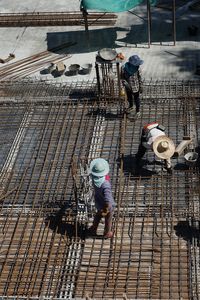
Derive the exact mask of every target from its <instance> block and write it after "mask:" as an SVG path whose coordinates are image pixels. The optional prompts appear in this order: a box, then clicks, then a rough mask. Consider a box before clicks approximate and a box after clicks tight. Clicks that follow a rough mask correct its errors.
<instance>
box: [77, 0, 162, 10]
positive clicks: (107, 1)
mask: <svg viewBox="0 0 200 300" xmlns="http://www.w3.org/2000/svg"><path fill="white" fill-rule="evenodd" d="M156 2H157V0H150V4H151V5H155V4H156ZM142 3H144V0H82V1H81V7H82V8H84V9H86V10H90V9H91V10H100V11H104V12H122V11H127V10H130V9H132V8H134V7H135V6H137V5H139V4H142Z"/></svg>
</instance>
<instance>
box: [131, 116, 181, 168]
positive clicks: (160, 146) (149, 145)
mask: <svg viewBox="0 0 200 300" xmlns="http://www.w3.org/2000/svg"><path fill="white" fill-rule="evenodd" d="M147 149H152V150H153V151H154V153H155V155H156V156H157V157H159V158H161V159H163V160H164V163H165V168H166V170H167V172H168V173H169V174H171V173H172V165H171V160H170V158H171V157H172V156H173V154H174V152H175V145H174V143H173V141H172V140H171V139H170V138H169V137H167V136H166V134H165V127H164V126H162V125H159V124H158V123H157V122H153V123H150V124H147V125H145V126H144V127H143V129H142V135H141V139H140V145H139V148H138V152H137V154H136V155H135V158H136V164H137V166H138V165H139V163H140V160H141V158H142V157H143V156H144V154H145V153H146V150H147Z"/></svg>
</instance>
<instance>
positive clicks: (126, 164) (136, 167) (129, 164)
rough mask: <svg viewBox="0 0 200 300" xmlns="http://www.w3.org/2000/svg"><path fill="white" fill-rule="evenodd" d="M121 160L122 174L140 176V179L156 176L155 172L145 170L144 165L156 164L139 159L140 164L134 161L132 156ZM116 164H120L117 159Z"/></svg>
mask: <svg viewBox="0 0 200 300" xmlns="http://www.w3.org/2000/svg"><path fill="white" fill-rule="evenodd" d="M122 160H123V172H124V174H125V175H127V174H131V175H133V176H141V177H145V179H146V177H151V176H153V175H157V174H158V173H157V172H156V170H149V169H147V167H146V165H147V163H148V165H150V164H152V165H153V166H154V165H155V164H156V162H152V163H149V162H148V160H146V159H141V161H140V163H139V164H138V161H137V160H136V159H135V157H134V156H133V155H127V156H124V157H123V158H122ZM117 162H118V163H119V162H120V159H117Z"/></svg>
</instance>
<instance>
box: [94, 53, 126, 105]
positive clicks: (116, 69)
mask: <svg viewBox="0 0 200 300" xmlns="http://www.w3.org/2000/svg"><path fill="white" fill-rule="evenodd" d="M120 63H121V60H120V59H118V58H116V59H114V60H103V59H102V58H101V57H99V56H97V57H96V63H95V67H96V76H97V84H98V95H99V98H103V99H106V100H110V101H111V102H112V101H113V100H114V99H116V98H120Z"/></svg>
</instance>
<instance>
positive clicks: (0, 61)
mask: <svg viewBox="0 0 200 300" xmlns="http://www.w3.org/2000/svg"><path fill="white" fill-rule="evenodd" d="M14 58H15V54H13V53H10V54H9V56H8V57H7V58H5V59H3V58H0V63H2V64H5V63H7V62H9V61H10V60H12V59H14Z"/></svg>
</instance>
